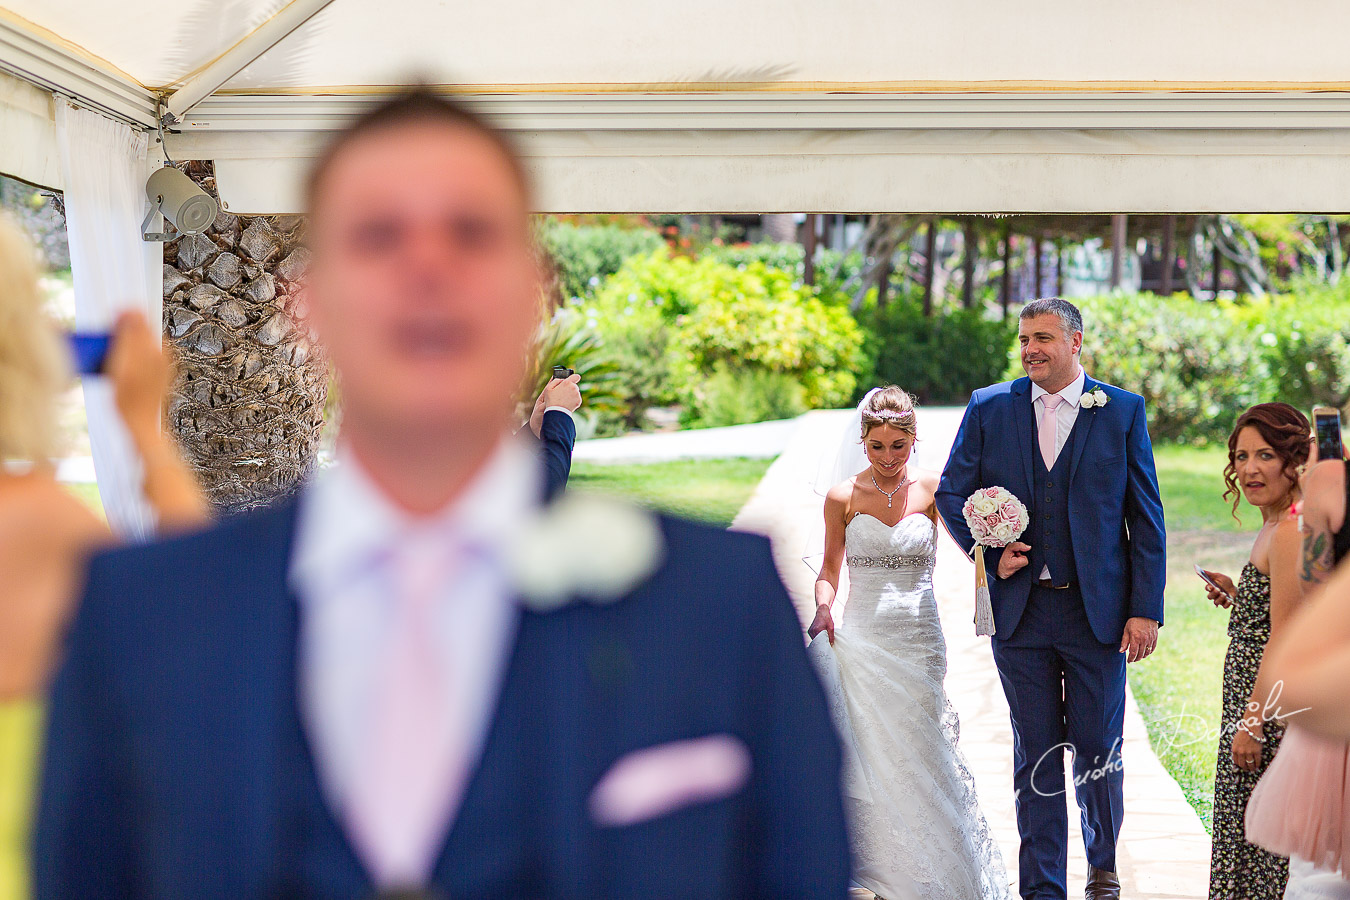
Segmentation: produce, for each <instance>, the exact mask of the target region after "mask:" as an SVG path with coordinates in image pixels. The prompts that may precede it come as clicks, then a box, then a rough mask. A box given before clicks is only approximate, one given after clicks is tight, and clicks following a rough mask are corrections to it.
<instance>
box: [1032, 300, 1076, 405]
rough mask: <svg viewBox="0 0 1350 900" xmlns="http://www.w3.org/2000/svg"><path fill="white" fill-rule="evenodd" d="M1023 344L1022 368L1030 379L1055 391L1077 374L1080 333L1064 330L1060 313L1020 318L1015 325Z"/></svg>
mask: <svg viewBox="0 0 1350 900" xmlns="http://www.w3.org/2000/svg"><path fill="white" fill-rule="evenodd" d="M1017 339H1018V341H1020V342H1021V345H1022V368H1023V369H1025V370H1026V373H1027V375H1028V376H1030V378H1031V380H1032V381H1033V382H1035V383H1036V384H1038V385H1040V386H1041V387H1043V388H1045V389H1046V390H1047V391H1050V392H1051V393H1058V392H1059V391H1061V390H1063V389H1064V388H1066V387H1068V386H1069V384H1070V383H1071V382H1072V381H1073V380H1074V379H1075V378H1077V377H1078V354H1079V351H1081V350H1082V349H1083V333H1082V332H1080V331H1075V332H1073V333H1072V334H1069V333H1066V332H1065V330H1064V324H1063V323H1062V322H1060V320H1059V316H1057V315H1054V314H1053V313H1047V314H1046V315H1042V316H1032V317H1031V318H1029V319H1022V320H1021V322H1019V323H1018V325H1017Z"/></svg>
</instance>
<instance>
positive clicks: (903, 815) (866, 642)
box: [810, 387, 1009, 900]
mask: <svg viewBox="0 0 1350 900" xmlns="http://www.w3.org/2000/svg"><path fill="white" fill-rule="evenodd" d="M858 410H859V415H858V417H857V420H856V422H857V428H858V430H855V431H854V432H853V435H854V437H853V438H852V439H851V442H853V443H852V446H853V447H855V448H857V447H858V446H859V445H858V443H856V440H857V437H856V436H857V435H858V434H859V433H861V435H862V441H861V449H862V450H863V451H865V458H864V455H863V453H861V452H856V453H851V452H850V451H849V450H847V449H846V451H845V452H842V453H841V454H840V462H838V463H836V466H848V465H850V464H851V463H850V461H853V463H856V464H857V465H856V467H854V468H851V469H848V468H845V469H844V471H845V472H848V471H852V472H856V473H858V474H855V475H853V477H851V478H847V480H843V481H841V482H840V483H838V484H836V485H835V486H834V487H832V488H830V490H829V492H828V493H827V494H826V499H825V556H824V562H823V564H822V565H821V569H820V576H819V578H818V580H817V581H816V602H817V612H816V618H815V621H814V622H813V623H812V624H811V629H810V634H811V636H812V637H813V638H815V637H816V635H818V634H822V632H823V635H822V636H821V637H819V638H817V639H816V640H814V641H813V642H812V646H811V653H812V655H813V657H814V658H815V660H816V663H817V665H818V667H819V668H820V670H821V676H822V680H823V681H824V682H825V685H826V690H827V692H828V693H829V694H830V695H831V697H830V700H831V705H832V708H833V712H834V715H835V721H836V724H837V726H838V727H839V730H840V732H841V736H842V738H843V742H844V750H845V760H844V785H843V786H844V792H845V795H846V800H847V802H848V811H849V819H850V837H851V839H852V842H853V850H854V857H855V859H854V881H855V883H856V884H857V885H859V886H861V887H863V888H866V889H867V890H870V891H872V892H874V893H875V894H876V895H877V896H878V897H881V898H884V900H930V898H944V900H992V898H998V900H1005V898H1007V897H1008V896H1009V892H1008V876H1007V872H1006V870H1005V869H1004V865H1003V859H1002V856H1001V855H1000V853H999V850H998V846H997V845H996V844H995V843H994V840H993V837H992V836H991V834H990V832H989V825H988V823H987V822H986V821H985V818H984V814H983V813H982V812H981V811H980V807H979V802H978V800H977V798H976V796H975V785H974V781H973V780H972V779H971V776H970V772H969V770H968V769H967V768H966V764H965V761H964V759H963V758H962V756H961V753H960V751H959V750H958V749H957V720H956V714H955V712H954V711H953V710H952V707H951V704H950V703H949V702H948V701H947V695H946V692H945V691H944V690H943V687H942V682H943V678H944V677H945V676H946V673H947V651H946V642H945V641H944V639H943V636H942V624H941V622H940V621H939V620H938V612H937V602H936V600H935V598H934V596H933V566H934V563H935V561H936V555H935V554H936V550H937V524H936V522H937V511H936V507H935V505H934V501H933V495H934V492H935V491H936V490H937V484H938V473H936V472H927V471H920V470H918V469H916V468H913V467H911V466H910V465H909V457H910V453H911V451H912V449H913V444H914V439H915V415H914V408H913V402H912V400H911V399H910V397H909V395H908V394H906V393H905V392H904V391H902V390H900V389H899V388H895V387H888V388H884V389H878V390H874V391H872V392H871V393H870V394H868V395H867V397H866V398H865V399H864V400H863V402H862V404H861V405H860V406H859V408H858ZM864 466H865V468H864ZM859 470H861V471H859ZM845 561H847V564H848V572H849V591H848V598H847V602H846V604H845V607H844V612H843V618H842V620H840V621H839V623H838V625H837V627H836V624H835V622H834V618H833V614H832V607H833V604H834V600H835V595H836V593H837V591H838V588H839V572H840V568H841V566H842V565H843V563H844V562H845Z"/></svg>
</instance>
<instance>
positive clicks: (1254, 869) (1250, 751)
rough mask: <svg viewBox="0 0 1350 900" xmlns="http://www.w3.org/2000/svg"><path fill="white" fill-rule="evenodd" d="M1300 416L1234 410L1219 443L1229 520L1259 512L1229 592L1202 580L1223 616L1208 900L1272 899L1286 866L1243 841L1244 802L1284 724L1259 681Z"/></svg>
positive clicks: (1293, 490) (1284, 579)
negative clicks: (1245, 508) (1242, 510)
mask: <svg viewBox="0 0 1350 900" xmlns="http://www.w3.org/2000/svg"><path fill="white" fill-rule="evenodd" d="M1310 433H1311V428H1310V426H1309V423H1308V420H1307V418H1306V417H1305V416H1304V415H1303V414H1302V413H1300V412H1299V411H1298V410H1296V409H1294V407H1292V406H1289V405H1288V404H1285V403H1262V404H1260V405H1258V406H1254V407H1252V408H1251V409H1249V410H1247V411H1246V412H1245V413H1243V414H1242V415H1241V416H1240V417H1239V418H1238V421H1237V424H1236V426H1235V427H1234V428H1233V433H1232V435H1231V436H1230V437H1229V438H1228V466H1227V468H1226V469H1225V470H1224V480H1225V482H1226V484H1227V487H1228V490H1227V491H1226V492H1225V494H1224V497H1225V498H1227V497H1230V496H1232V497H1233V498H1234V499H1233V509H1234V514H1235V515H1236V511H1237V497H1238V495H1239V494H1241V496H1242V497H1243V498H1245V499H1246V500H1247V502H1248V503H1250V504H1251V505H1252V506H1255V507H1257V508H1258V509H1260V510H1261V519H1262V526H1261V531H1260V533H1259V534H1258V535H1257V537H1256V542H1255V543H1254V544H1253V545H1252V553H1251V559H1250V560H1249V561H1248V562H1247V564H1246V566H1244V567H1243V569H1242V575H1241V576H1240V578H1239V580H1238V583H1237V585H1234V584H1233V581H1232V579H1231V578H1229V577H1228V576H1226V575H1222V574H1220V573H1217V572H1210V573H1207V574H1208V575H1209V576H1210V577H1211V578H1212V579H1213V580H1214V581H1215V582H1216V583H1217V584H1218V588H1214V587H1210V588H1209V589H1208V591H1209V597H1210V599H1211V600H1212V601H1213V602H1214V604H1215V605H1216V606H1220V607H1223V608H1226V609H1230V610H1231V613H1230V615H1229V618H1228V637H1229V644H1228V654H1227V657H1226V658H1225V660H1224V669H1223V727H1222V730H1221V731H1220V734H1219V748H1218V761H1217V765H1216V768H1215V775H1214V842H1213V850H1212V856H1211V859H1210V880H1209V896H1210V900H1267V898H1269V900H1279V898H1281V897H1282V896H1283V895H1284V888H1285V883H1286V882H1287V881H1288V879H1289V860H1288V859H1287V858H1285V857H1282V856H1276V855H1275V854H1273V853H1270V852H1268V851H1266V850H1263V849H1262V848H1260V847H1258V846H1256V845H1255V844H1252V843H1249V842H1248V841H1247V838H1246V829H1245V823H1244V818H1245V816H1246V810H1247V800H1248V799H1249V798H1250V797H1251V793H1252V789H1253V788H1254V787H1255V786H1256V782H1257V780H1258V779H1259V778H1260V777H1261V773H1262V772H1264V771H1265V770H1266V767H1267V766H1269V765H1270V763H1271V761H1272V760H1273V759H1274V758H1275V753H1276V751H1277V750H1278V749H1279V745H1280V738H1281V737H1283V735H1284V725H1283V724H1282V723H1281V722H1279V721H1278V720H1277V718H1276V716H1277V714H1278V713H1279V709H1278V703H1279V696H1278V691H1277V690H1275V689H1274V685H1272V684H1267V683H1266V682H1267V681H1269V680H1270V679H1269V678H1267V679H1262V678H1261V659H1262V656H1263V655H1264V653H1265V649H1266V643H1267V642H1268V641H1269V640H1270V635H1271V631H1272V629H1275V630H1278V629H1279V627H1280V626H1281V625H1282V624H1283V623H1284V621H1285V620H1286V619H1287V618H1288V616H1289V614H1290V613H1291V612H1292V611H1293V609H1294V607H1295V605H1296V604H1297V602H1298V598H1299V596H1300V594H1299V590H1300V589H1299V584H1298V561H1299V555H1300V548H1301V543H1302V542H1301V536H1300V534H1299V530H1298V521H1297V519H1296V517H1294V516H1293V515H1292V514H1291V512H1290V509H1291V507H1292V506H1293V504H1294V503H1295V502H1297V501H1298V499H1299V487H1298V468H1299V466H1301V465H1302V464H1303V463H1304V462H1305V461H1306V460H1307V458H1308V450H1309V443H1308V441H1309V435H1310Z"/></svg>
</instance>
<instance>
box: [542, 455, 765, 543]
mask: <svg viewBox="0 0 1350 900" xmlns="http://www.w3.org/2000/svg"><path fill="white" fill-rule="evenodd" d="M772 462H773V460H771V459H701V460H680V461H676V462H665V463H644V464H634V465H605V464H599V463H587V462H576V463H573V464H572V476H571V478H570V480H569V481H568V487H569V488H578V489H585V490H595V491H602V492H604V493H608V494H615V495H617V496H621V497H624V498H627V499H630V500H633V501H634V502H637V503H641V504H642V505H644V506H649V507H651V508H653V509H659V510H661V511H663V512H668V513H672V514H674V515H677V516H683V517H685V518H688V519H696V520H698V521H700V522H707V523H709V524H711V525H720V526H722V527H723V528H725V527H726V526H728V525H730V524H731V520H732V519H734V518H735V517H736V513H737V512H738V511H739V510H740V508H741V507H742V506H744V505H745V501H747V500H749V499H750V495H751V494H752V493H753V492H754V490H755V486H756V485H758V484H759V480H760V479H761V478H763V477H764V472H765V471H766V470H767V469H768V468H769V464H770V463H772Z"/></svg>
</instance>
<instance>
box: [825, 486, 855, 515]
mask: <svg viewBox="0 0 1350 900" xmlns="http://www.w3.org/2000/svg"><path fill="white" fill-rule="evenodd" d="M852 499H853V479H852V478H850V479H848V480H847V481H841V482H839V483H838V484H836V485H835V486H834V487H832V488H830V489H829V491H828V492H826V494H825V505H826V506H830V507H838V508H839V509H841V510H842V509H845V508H847V507H848V504H849V501H850V500H852Z"/></svg>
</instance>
